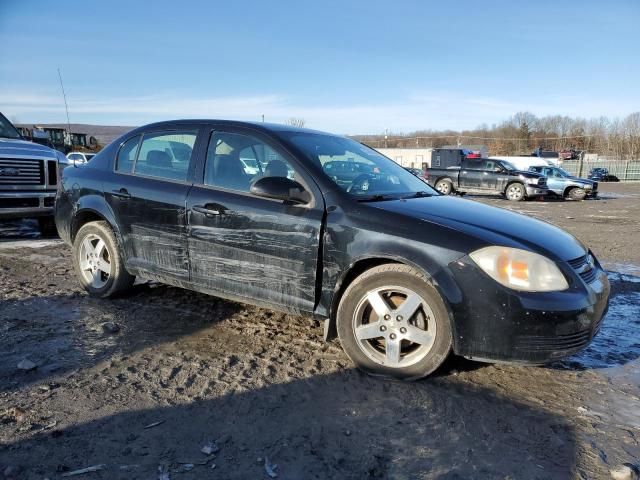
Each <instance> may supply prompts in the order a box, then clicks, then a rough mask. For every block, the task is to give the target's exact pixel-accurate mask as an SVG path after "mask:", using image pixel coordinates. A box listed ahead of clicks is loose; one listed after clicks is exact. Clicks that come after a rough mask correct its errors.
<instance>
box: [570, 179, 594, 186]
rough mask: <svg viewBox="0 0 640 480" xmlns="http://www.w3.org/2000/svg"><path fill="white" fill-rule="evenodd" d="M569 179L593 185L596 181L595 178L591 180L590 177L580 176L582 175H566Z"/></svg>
mask: <svg viewBox="0 0 640 480" xmlns="http://www.w3.org/2000/svg"><path fill="white" fill-rule="evenodd" d="M566 178H567V180H571V181H572V182H578V183H584V184H585V185H593V184H594V183H595V182H594V181H593V180H589V179H588V178H580V177H566Z"/></svg>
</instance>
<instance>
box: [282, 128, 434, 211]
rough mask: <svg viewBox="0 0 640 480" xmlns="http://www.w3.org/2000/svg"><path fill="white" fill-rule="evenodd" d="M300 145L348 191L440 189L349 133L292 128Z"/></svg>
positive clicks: (369, 194) (394, 193)
mask: <svg viewBox="0 0 640 480" xmlns="http://www.w3.org/2000/svg"><path fill="white" fill-rule="evenodd" d="M288 138H289V141H291V142H292V143H293V144H294V145H295V146H296V147H298V148H299V149H300V150H302V152H303V153H304V154H305V155H307V157H308V158H309V160H310V161H311V162H313V163H315V164H316V165H320V166H322V170H323V171H324V173H325V174H326V175H327V176H328V177H329V178H331V180H333V181H334V182H335V183H336V184H337V185H339V186H340V187H341V188H342V189H343V190H344V191H346V192H348V193H350V194H351V195H353V196H355V197H357V198H376V199H383V197H390V198H398V197H402V196H404V195H411V194H414V195H415V194H420V193H421V194H423V195H437V194H438V193H437V192H436V191H435V190H434V189H433V188H431V187H430V186H429V185H428V184H427V183H425V182H423V181H422V180H420V179H419V178H417V177H416V176H415V175H413V174H412V173H411V172H408V171H407V170H405V169H404V168H402V167H401V166H400V165H398V164H397V163H395V162H394V161H393V160H390V159H389V158H387V157H385V156H384V155H382V154H380V153H378V152H376V151H375V150H373V149H372V148H369V147H367V146H366V145H362V144H361V143H358V142H356V141H355V140H351V139H349V138H345V137H338V136H333V135H323V134H314V133H299V132H291V134H290V135H289V137H288Z"/></svg>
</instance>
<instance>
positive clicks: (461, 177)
mask: <svg viewBox="0 0 640 480" xmlns="http://www.w3.org/2000/svg"><path fill="white" fill-rule="evenodd" d="M425 177H426V180H427V182H428V183H429V185H431V186H433V187H435V189H436V190H438V191H439V192H440V193H442V194H444V195H449V194H451V193H459V194H464V193H467V192H472V193H499V194H501V195H504V196H505V197H506V198H507V199H509V200H512V201H516V202H517V201H520V200H524V199H526V198H533V197H540V196H544V195H547V194H548V193H549V190H548V189H547V177H545V176H544V175H540V174H539V173H534V172H525V171H521V170H517V169H516V167H514V166H513V165H512V164H510V163H509V162H507V161H505V160H492V159H487V158H481V159H464V160H463V161H462V165H461V166H460V167H450V168H427V169H426V170H425Z"/></svg>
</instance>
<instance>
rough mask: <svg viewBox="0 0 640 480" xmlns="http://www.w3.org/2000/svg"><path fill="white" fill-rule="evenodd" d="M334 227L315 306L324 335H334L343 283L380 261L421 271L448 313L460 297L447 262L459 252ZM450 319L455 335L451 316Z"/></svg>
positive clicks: (326, 246) (330, 230) (328, 235)
mask: <svg viewBox="0 0 640 480" xmlns="http://www.w3.org/2000/svg"><path fill="white" fill-rule="evenodd" d="M336 227H337V228H336V229H335V230H333V228H332V225H331V224H329V226H328V229H327V232H326V234H325V239H324V240H325V241H324V255H323V256H324V259H323V260H324V261H323V270H322V273H323V278H322V292H321V296H320V302H319V304H318V307H317V309H316V314H318V315H319V316H322V317H324V318H328V321H327V324H326V325H325V335H326V337H328V338H332V337H333V336H334V335H333V334H334V333H335V321H336V318H335V315H336V312H337V308H338V304H339V302H340V298H341V296H342V293H343V292H344V290H345V288H346V287H347V285H348V284H349V283H350V282H351V281H353V279H354V278H355V277H356V276H357V275H359V274H361V273H363V272H364V271H365V270H366V269H368V268H370V267H372V266H374V265H379V264H381V263H386V262H397V263H402V264H405V265H409V266H411V267H413V268H415V269H416V270H419V271H421V272H422V273H424V274H425V275H426V276H427V277H428V278H429V279H430V281H431V283H432V284H433V286H434V287H435V288H436V289H437V290H438V292H439V293H440V295H441V296H442V298H443V300H444V303H445V305H446V307H447V309H448V310H449V312H450V313H451V308H450V305H452V304H457V303H459V302H460V301H461V300H462V292H461V291H460V289H459V288H458V286H457V284H456V283H455V281H454V278H453V276H452V274H451V271H450V269H449V268H448V264H449V263H451V262H453V261H455V260H457V259H458V258H460V257H461V256H463V254H462V253H461V252H455V251H454V250H451V249H449V248H441V247H438V246H437V244H438V243H440V242H432V243H425V242H424V241H414V240H411V239H407V238H402V239H401V238H398V237H395V236H392V235H388V234H383V233H379V232H375V231H370V230H367V231H364V230H360V229H356V228H352V227H344V226H337V225H336ZM437 230H439V229H438V228H434V236H438V234H439V233H440V232H437ZM345 241H346V242H347V243H346V244H345ZM440 244H442V243H440ZM450 321H451V325H452V329H453V333H454V334H455V324H454V323H453V318H452V316H450Z"/></svg>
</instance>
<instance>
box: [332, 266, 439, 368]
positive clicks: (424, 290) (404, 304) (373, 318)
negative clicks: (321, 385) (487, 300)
mask: <svg viewBox="0 0 640 480" xmlns="http://www.w3.org/2000/svg"><path fill="white" fill-rule="evenodd" d="M337 330H338V337H339V338H340V343H341V344H342V348H343V349H344V350H345V352H346V353H347V355H348V356H349V358H351V360H352V361H353V362H354V363H355V364H356V365H357V366H358V367H359V368H361V369H362V370H364V371H365V372H367V373H370V374H373V375H382V376H388V377H395V378H400V379H405V380H415V379H418V378H422V377H425V376H427V375H429V374H430V373H431V372H433V371H434V370H435V369H436V368H438V367H439V366H440V365H441V364H442V362H443V361H444V360H445V359H446V358H447V356H448V354H449V351H450V350H451V343H452V336H451V326H450V324H449V316H448V313H447V309H446V307H445V305H444V302H443V300H442V298H441V297H440V294H439V293H438V291H437V290H436V289H435V288H434V287H433V286H432V285H431V284H430V283H429V282H428V280H427V278H426V276H425V275H424V274H422V273H420V272H419V271H417V270H415V269H414V268H411V267H409V266H407V265H401V264H387V265H381V266H378V267H374V268H372V269H370V270H368V271H366V272H365V273H363V274H362V275H360V276H359V277H358V278H357V279H356V280H354V281H353V283H351V284H350V285H349V287H348V288H347V289H346V290H345V292H344V295H343V296H342V299H341V301H340V305H339V307H338V312H337Z"/></svg>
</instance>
